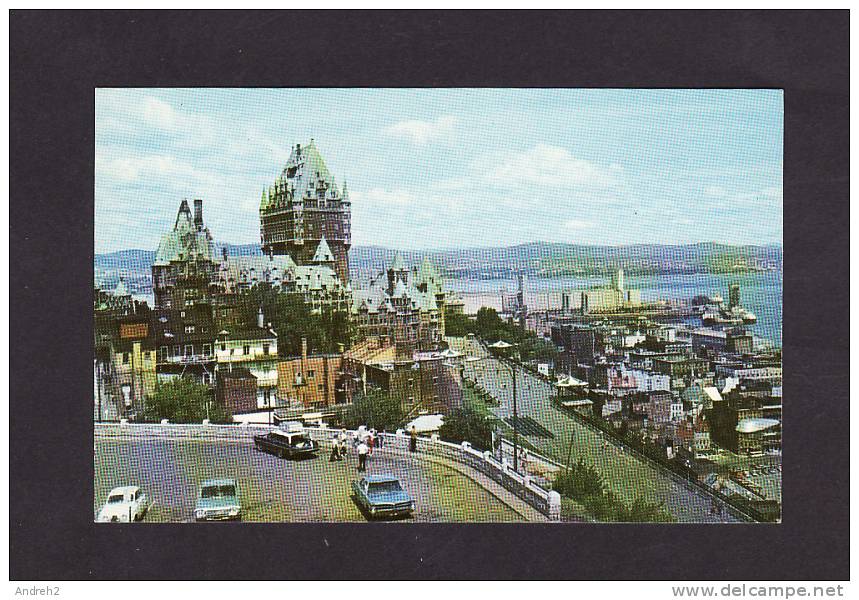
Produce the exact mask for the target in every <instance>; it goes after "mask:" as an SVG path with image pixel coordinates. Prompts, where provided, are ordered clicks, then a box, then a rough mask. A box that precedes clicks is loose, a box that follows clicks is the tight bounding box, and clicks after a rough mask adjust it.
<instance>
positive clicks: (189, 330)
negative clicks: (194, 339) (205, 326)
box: [185, 325, 196, 333]
mask: <svg viewBox="0 0 859 600" xmlns="http://www.w3.org/2000/svg"><path fill="white" fill-rule="evenodd" d="M195 330H196V328H195V327H194V326H193V325H185V333H194V331H195Z"/></svg>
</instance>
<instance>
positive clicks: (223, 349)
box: [221, 344, 227, 352]
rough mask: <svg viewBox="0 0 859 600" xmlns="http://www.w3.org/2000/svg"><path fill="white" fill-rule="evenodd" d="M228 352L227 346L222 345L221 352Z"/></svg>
mask: <svg viewBox="0 0 859 600" xmlns="http://www.w3.org/2000/svg"><path fill="white" fill-rule="evenodd" d="M226 351H227V345H226V344H221V352H226Z"/></svg>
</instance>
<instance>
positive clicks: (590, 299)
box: [580, 269, 641, 314]
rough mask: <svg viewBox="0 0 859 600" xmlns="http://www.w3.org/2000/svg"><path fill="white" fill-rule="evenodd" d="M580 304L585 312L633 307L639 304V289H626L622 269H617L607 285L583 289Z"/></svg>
mask: <svg viewBox="0 0 859 600" xmlns="http://www.w3.org/2000/svg"><path fill="white" fill-rule="evenodd" d="M580 305H581V311H582V312H583V313H585V314H587V313H598V312H610V311H617V310H621V309H624V308H635V307H638V306H640V305H641V290H637V289H626V288H625V287H624V276H623V269H618V270H617V271H615V272H614V273H613V274H612V278H611V283H610V284H609V285H608V286H606V287H597V288H591V289H589V290H585V291H583V292H582V294H581V302H580Z"/></svg>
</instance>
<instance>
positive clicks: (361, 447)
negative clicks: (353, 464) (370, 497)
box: [358, 440, 370, 473]
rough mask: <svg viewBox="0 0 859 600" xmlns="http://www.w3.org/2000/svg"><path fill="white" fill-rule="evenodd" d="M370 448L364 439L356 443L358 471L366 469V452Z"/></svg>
mask: <svg viewBox="0 0 859 600" xmlns="http://www.w3.org/2000/svg"><path fill="white" fill-rule="evenodd" d="M369 451H370V448H369V447H368V446H367V443H366V442H364V440H361V441H360V442H359V443H358V472H359V473H362V472H364V471H366V470H367V453H368V452H369Z"/></svg>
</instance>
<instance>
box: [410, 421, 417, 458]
mask: <svg viewBox="0 0 859 600" xmlns="http://www.w3.org/2000/svg"><path fill="white" fill-rule="evenodd" d="M409 436H410V438H411V439H409V452H417V451H418V430H417V429H415V426H414V425H412V430H411V432H409Z"/></svg>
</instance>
